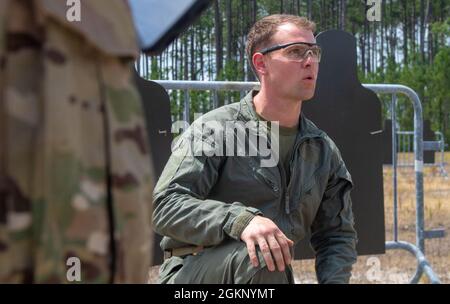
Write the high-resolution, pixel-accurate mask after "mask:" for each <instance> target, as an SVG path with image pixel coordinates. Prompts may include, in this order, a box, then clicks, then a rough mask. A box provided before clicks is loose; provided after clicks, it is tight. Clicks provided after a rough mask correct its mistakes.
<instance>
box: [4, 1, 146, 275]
mask: <svg viewBox="0 0 450 304" xmlns="http://www.w3.org/2000/svg"><path fill="white" fill-rule="evenodd" d="M82 4H83V7H82V10H83V11H82V21H81V22H73V23H68V22H66V19H65V13H66V9H67V7H66V1H61V0H33V1H31V0H14V1H6V0H2V1H0V151H1V152H0V282H67V276H66V275H67V272H68V269H69V266H68V265H67V264H66V263H67V261H68V258H70V257H75V258H78V261H80V264H79V266H80V271H81V282H102V283H107V282H112V281H113V282H146V281H147V276H148V267H149V265H150V259H151V257H150V252H151V244H152V242H151V239H152V232H151V228H150V227H151V226H150V216H151V201H152V197H151V192H152V184H153V177H152V170H151V167H150V155H149V147H148V143H147V135H146V129H145V123H144V119H143V115H142V109H141V100H140V96H139V94H138V92H137V91H136V89H135V86H134V83H133V82H132V75H133V70H132V66H133V59H134V58H136V56H137V55H138V49H137V46H136V43H135V42H136V39H135V33H134V28H133V25H132V20H131V17H130V14H129V10H128V8H127V7H126V2H125V1H122V0H96V1H82Z"/></svg>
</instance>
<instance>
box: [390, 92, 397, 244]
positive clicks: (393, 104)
mask: <svg viewBox="0 0 450 304" xmlns="http://www.w3.org/2000/svg"><path fill="white" fill-rule="evenodd" d="M396 103H397V95H396V94H395V93H394V94H392V102H391V117H392V118H391V121H392V170H393V172H392V183H393V186H394V187H393V188H394V189H393V199H394V241H395V242H397V241H398V213H397V210H398V209H397V117H396V111H395V110H396Z"/></svg>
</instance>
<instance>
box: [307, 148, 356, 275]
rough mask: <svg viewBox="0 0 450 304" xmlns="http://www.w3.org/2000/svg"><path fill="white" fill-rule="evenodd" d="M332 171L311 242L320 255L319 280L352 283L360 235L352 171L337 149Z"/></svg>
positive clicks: (317, 258) (318, 264)
mask: <svg viewBox="0 0 450 304" xmlns="http://www.w3.org/2000/svg"><path fill="white" fill-rule="evenodd" d="M332 158H333V159H334V160H335V161H334V162H332V163H334V165H333V164H332V168H335V169H333V170H332V171H331V174H330V176H329V179H328V184H327V187H326V189H325V193H324V196H323V199H322V202H321V205H320V207H319V210H318V212H317V215H316V217H315V219H314V221H313V224H312V227H311V245H312V247H313V249H314V251H315V254H316V264H315V267H316V274H317V280H318V282H319V283H348V282H349V280H350V276H351V270H352V265H353V264H354V263H355V262H356V258H357V253H356V243H357V235H356V231H355V229H354V219H353V212H352V201H351V198H350V191H351V189H352V187H353V183H352V179H351V176H350V173H349V172H348V170H347V169H346V167H345V164H344V162H343V161H342V158H341V157H340V153H339V151H337V149H336V150H335V151H334V156H333V157H332Z"/></svg>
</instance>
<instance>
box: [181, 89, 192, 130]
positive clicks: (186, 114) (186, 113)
mask: <svg viewBox="0 0 450 304" xmlns="http://www.w3.org/2000/svg"><path fill="white" fill-rule="evenodd" d="M189 99H190V98H189V90H184V109H183V120H184V121H186V122H188V123H189V122H190V119H189V117H190V111H189V106H190V100H189Z"/></svg>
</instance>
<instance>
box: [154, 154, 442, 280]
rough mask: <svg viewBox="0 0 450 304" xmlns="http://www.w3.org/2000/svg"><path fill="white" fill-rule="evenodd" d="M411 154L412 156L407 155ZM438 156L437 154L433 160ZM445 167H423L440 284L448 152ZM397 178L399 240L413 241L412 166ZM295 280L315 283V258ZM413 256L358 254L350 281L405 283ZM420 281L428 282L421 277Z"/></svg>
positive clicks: (431, 254) (388, 192)
mask: <svg viewBox="0 0 450 304" xmlns="http://www.w3.org/2000/svg"><path fill="white" fill-rule="evenodd" d="M410 157H411V156H410ZM438 159H439V160H440V156H439V155H437V154H436V160H438ZM445 163H446V165H445V169H446V172H447V174H448V175H449V177H447V178H446V177H445V176H443V175H442V174H441V172H440V170H439V169H437V168H436V167H425V168H424V194H425V196H424V205H425V229H426V230H429V229H435V228H444V229H445V230H446V236H445V237H444V238H440V239H428V240H426V241H425V248H426V257H427V259H428V261H429V262H430V264H431V267H432V268H433V270H434V271H435V272H436V274H437V275H438V277H439V279H440V280H441V282H442V283H447V284H448V283H450V236H449V231H450V165H449V164H450V152H447V153H446V154H445ZM383 174H384V198H385V200H384V205H385V224H386V240H387V241H390V240H393V227H392V225H393V224H392V223H393V186H392V169H391V167H390V166H385V167H384V168H383ZM397 180H398V182H397V183H398V215H399V218H398V223H399V226H398V234H399V240H401V241H407V242H410V243H413V244H415V237H416V236H415V181H414V168H412V167H410V168H401V169H400V170H399V171H398V174H397ZM292 265H293V268H294V276H295V280H296V282H297V283H300V284H301V283H310V284H315V283H317V280H316V275H315V271H314V261H313V260H304V261H294V262H293V264H292ZM416 265H417V262H416V259H415V257H413V256H412V255H411V254H410V253H408V252H406V251H404V250H388V251H386V254H383V255H373V256H360V257H358V261H357V263H356V264H355V265H354V267H353V272H352V278H351V280H350V282H351V283H354V284H380V283H390V284H398V283H408V282H409V280H410V278H411V277H412V276H413V274H414V273H415V270H416ZM157 272H158V266H155V267H152V269H151V270H150V279H149V283H154V282H156V278H157ZM421 282H422V283H427V282H428V280H427V278H426V276H425V275H424V276H422V279H421Z"/></svg>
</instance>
